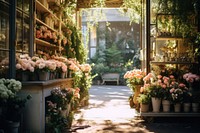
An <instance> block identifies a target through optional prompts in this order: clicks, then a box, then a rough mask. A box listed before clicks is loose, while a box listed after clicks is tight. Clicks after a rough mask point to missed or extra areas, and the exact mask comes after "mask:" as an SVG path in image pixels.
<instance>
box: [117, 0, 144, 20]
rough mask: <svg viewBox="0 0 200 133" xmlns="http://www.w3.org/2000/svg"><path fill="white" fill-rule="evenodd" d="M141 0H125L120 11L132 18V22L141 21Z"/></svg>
mask: <svg viewBox="0 0 200 133" xmlns="http://www.w3.org/2000/svg"><path fill="white" fill-rule="evenodd" d="M141 8H142V1H141V0H123V4H122V6H121V7H120V11H121V12H122V13H123V14H124V15H126V16H128V17H129V18H130V20H131V21H130V22H135V23H139V22H140V20H141V11H142V10H141Z"/></svg>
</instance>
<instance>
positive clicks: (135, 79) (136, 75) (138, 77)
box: [124, 69, 146, 88]
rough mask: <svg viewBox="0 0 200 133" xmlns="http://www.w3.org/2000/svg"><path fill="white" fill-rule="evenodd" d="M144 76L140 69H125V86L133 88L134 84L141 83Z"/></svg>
mask: <svg viewBox="0 0 200 133" xmlns="http://www.w3.org/2000/svg"><path fill="white" fill-rule="evenodd" d="M145 76H146V72H144V71H142V70H140V69H133V70H131V71H127V72H126V73H125V75H124V79H126V83H127V86H128V87H130V88H134V86H135V85H143V84H144V81H143V78H144V77H145Z"/></svg>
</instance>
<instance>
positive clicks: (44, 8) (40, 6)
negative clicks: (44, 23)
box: [36, 0, 59, 20]
mask: <svg viewBox="0 0 200 133" xmlns="http://www.w3.org/2000/svg"><path fill="white" fill-rule="evenodd" d="M36 9H37V10H38V11H40V12H43V13H49V14H51V15H52V16H53V17H54V18H55V19H57V20H59V19H58V17H57V16H56V15H55V14H53V12H52V11H50V10H49V9H48V8H47V7H45V6H44V5H43V4H42V3H40V2H39V1H38V0H36Z"/></svg>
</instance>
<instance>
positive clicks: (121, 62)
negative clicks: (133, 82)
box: [81, 8, 141, 85]
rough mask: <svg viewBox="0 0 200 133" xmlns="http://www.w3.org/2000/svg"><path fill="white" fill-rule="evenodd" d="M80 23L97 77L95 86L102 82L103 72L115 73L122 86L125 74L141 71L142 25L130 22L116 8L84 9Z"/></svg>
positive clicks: (89, 59)
mask: <svg viewBox="0 0 200 133" xmlns="http://www.w3.org/2000/svg"><path fill="white" fill-rule="evenodd" d="M91 14H93V16H92V17H93V18H91ZM81 20H82V32H83V41H84V44H85V45H86V47H87V49H88V57H89V58H88V61H89V62H90V63H94V64H95V65H94V67H93V74H98V75H97V76H96V77H95V78H94V83H97V84H99V83H100V82H102V75H103V74H105V73H118V74H119V83H120V84H123V85H124V84H125V82H124V79H123V75H124V73H125V72H126V71H128V70H131V69H133V68H138V69H141V57H140V51H141V28H140V27H141V26H140V25H141V24H140V23H136V22H131V20H130V18H129V17H128V16H126V15H124V14H122V12H121V11H120V9H119V8H103V9H98V8H91V9H87V11H83V12H82V19H81ZM99 80H100V81H99ZM109 83H111V84H112V82H109ZM109 83H108V84H109Z"/></svg>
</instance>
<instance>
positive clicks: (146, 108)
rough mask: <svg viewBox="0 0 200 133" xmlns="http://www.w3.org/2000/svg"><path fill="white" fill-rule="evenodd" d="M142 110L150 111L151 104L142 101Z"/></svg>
mask: <svg viewBox="0 0 200 133" xmlns="http://www.w3.org/2000/svg"><path fill="white" fill-rule="evenodd" d="M140 112H149V104H145V103H141V104H140Z"/></svg>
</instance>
